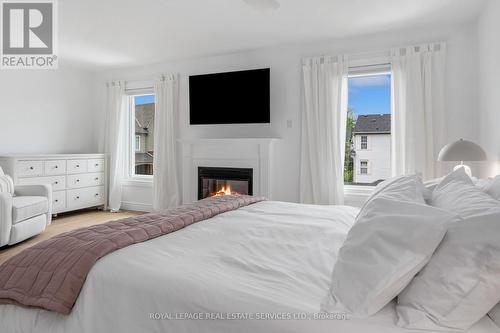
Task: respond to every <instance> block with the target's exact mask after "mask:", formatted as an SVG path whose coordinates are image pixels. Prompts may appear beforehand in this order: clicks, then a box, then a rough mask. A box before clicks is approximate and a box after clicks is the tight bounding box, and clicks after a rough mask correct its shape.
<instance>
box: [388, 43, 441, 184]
mask: <svg viewBox="0 0 500 333" xmlns="http://www.w3.org/2000/svg"><path fill="white" fill-rule="evenodd" d="M445 65H446V46H445V44H444V43H439V44H426V45H418V46H410V47H404V48H395V49H393V50H392V71H393V108H394V109H393V117H394V119H393V121H392V172H393V175H395V176H396V175H404V174H413V173H417V174H420V175H421V176H422V177H423V178H424V179H430V178H433V177H435V176H437V175H438V174H439V173H440V172H439V170H438V165H437V163H436V159H437V153H438V152H439V149H440V148H441V147H442V146H443V145H444V144H445V143H446V142H445V139H446V133H445V131H446V110H445V105H444V104H445V103H444V85H445V83H444V80H445Z"/></svg>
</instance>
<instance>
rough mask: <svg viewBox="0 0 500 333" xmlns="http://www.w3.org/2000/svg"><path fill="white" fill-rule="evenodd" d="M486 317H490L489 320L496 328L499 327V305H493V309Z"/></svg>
mask: <svg viewBox="0 0 500 333" xmlns="http://www.w3.org/2000/svg"><path fill="white" fill-rule="evenodd" d="M488 316H490V318H491V320H493V321H494V322H495V324H497V326H500V303H498V304H497V305H495V307H494V308H493V309H491V311H490V312H488Z"/></svg>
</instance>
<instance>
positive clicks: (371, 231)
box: [321, 185, 457, 317]
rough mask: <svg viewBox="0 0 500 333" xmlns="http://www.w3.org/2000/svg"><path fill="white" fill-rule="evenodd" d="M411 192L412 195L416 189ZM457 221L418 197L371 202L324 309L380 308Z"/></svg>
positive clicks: (364, 312)
mask: <svg viewBox="0 0 500 333" xmlns="http://www.w3.org/2000/svg"><path fill="white" fill-rule="evenodd" d="M415 186H416V185H415ZM407 191H408V192H407V193H406V195H410V196H411V193H414V192H415V189H407ZM399 196H400V197H402V196H405V195H404V193H400V195H399ZM456 221H457V218H456V217H455V215H454V214H451V213H449V212H447V211H444V210H441V209H437V208H434V207H431V206H427V205H425V204H422V203H417V202H415V201H413V202H411V201H402V200H398V199H394V198H393V199H391V198H389V196H387V197H384V196H378V197H376V198H374V199H372V200H370V202H368V204H367V205H366V206H365V207H364V208H363V210H362V211H361V212H360V214H359V215H358V217H357V218H356V223H355V224H354V226H353V227H352V228H351V230H350V231H349V233H348V235H347V239H346V240H345V242H344V244H343V246H342V248H341V249H340V251H339V254H338V258H337V261H336V263H335V266H334V268H333V272H332V281H331V285H330V290H329V292H328V295H327V296H326V297H325V299H324V301H323V303H322V305H321V309H322V311H326V312H344V313H347V314H350V315H352V316H354V317H366V316H370V315H372V314H374V313H376V312H378V311H379V310H380V309H382V308H383V307H384V306H385V305H386V304H387V303H389V302H390V301H391V300H392V299H393V298H394V297H396V296H397V295H398V294H399V292H400V291H401V290H403V288H405V287H406V285H407V284H408V283H410V281H411V279H412V278H413V277H414V276H415V274H417V273H418V272H419V271H420V269H422V267H423V266H424V265H425V264H426V263H427V262H428V260H429V259H430V257H431V255H432V253H433V252H434V250H435V249H436V247H437V246H438V245H439V243H440V242H441V240H442V238H443V237H444V235H445V233H446V229H447V225H448V223H451V222H456Z"/></svg>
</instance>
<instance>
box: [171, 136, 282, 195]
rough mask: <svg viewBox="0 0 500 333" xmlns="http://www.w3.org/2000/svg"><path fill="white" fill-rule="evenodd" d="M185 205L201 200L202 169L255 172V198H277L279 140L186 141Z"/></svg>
mask: <svg viewBox="0 0 500 333" xmlns="http://www.w3.org/2000/svg"><path fill="white" fill-rule="evenodd" d="M179 141H180V143H181V144H182V203H184V204H187V203H191V202H195V201H197V200H198V167H214V168H216V167H225V168H247V169H250V168H251V169H252V170H253V175H252V195H258V196H263V197H266V198H268V199H271V200H272V198H273V193H272V192H273V186H272V184H273V181H272V176H273V174H274V172H273V171H272V170H273V164H274V162H273V161H274V153H273V152H274V149H275V146H276V147H277V142H278V141H280V139H276V138H226V139H183V140H179Z"/></svg>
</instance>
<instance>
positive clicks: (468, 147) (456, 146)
mask: <svg viewBox="0 0 500 333" xmlns="http://www.w3.org/2000/svg"><path fill="white" fill-rule="evenodd" d="M485 160H486V152H485V151H484V149H483V148H481V146H480V145H478V144H476V143H474V142H472V141H467V140H464V139H460V140H458V141H455V142H452V143H449V144H447V145H446V146H444V147H443V148H442V149H441V151H440V152H439V156H438V161H443V162H448V161H460V164H459V165H457V166H455V167H454V168H453V170H456V169H458V168H464V169H465V173H466V174H468V175H469V177H470V176H471V175H472V173H471V170H470V167H469V166H467V165H465V164H464V161H485Z"/></svg>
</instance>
